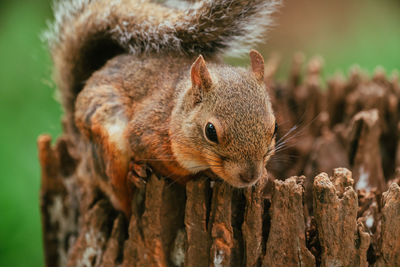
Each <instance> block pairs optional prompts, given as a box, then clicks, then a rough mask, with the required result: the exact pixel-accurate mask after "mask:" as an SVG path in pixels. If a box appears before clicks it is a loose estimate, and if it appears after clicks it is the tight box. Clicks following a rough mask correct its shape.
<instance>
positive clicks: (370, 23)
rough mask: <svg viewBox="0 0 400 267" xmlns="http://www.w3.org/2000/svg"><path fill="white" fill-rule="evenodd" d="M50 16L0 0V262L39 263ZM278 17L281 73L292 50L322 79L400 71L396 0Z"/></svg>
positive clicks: (312, 2)
mask: <svg viewBox="0 0 400 267" xmlns="http://www.w3.org/2000/svg"><path fill="white" fill-rule="evenodd" d="M50 19H51V8H50V1H48V0H35V1H34V0H25V1H10V0H9V1H0V82H1V83H0V86H1V87H0V122H1V131H0V266H42V265H43V252H42V240H41V227H40V216H39V203H38V199H39V193H38V192H39V185H40V169H39V164H38V160H37V149H36V139H37V137H38V136H39V134H41V133H49V134H51V135H52V136H53V138H54V139H55V138H56V137H57V136H59V135H60V133H61V127H60V118H61V114H62V111H61V108H60V105H59V104H58V103H57V101H56V100H55V97H54V95H55V88H54V85H53V83H52V81H51V61H50V59H49V55H48V53H47V51H46V48H45V45H44V44H43V43H42V42H41V41H40V38H39V36H40V33H41V32H42V31H43V29H45V27H46V21H47V20H50ZM276 21H277V26H276V27H275V28H274V29H273V30H272V31H271V32H270V34H269V38H268V42H267V43H266V45H264V46H263V47H260V50H261V51H263V54H264V55H266V56H267V55H268V54H269V53H271V52H274V51H277V52H279V53H280V54H281V56H282V59H283V63H282V65H283V68H282V69H283V73H284V70H285V69H287V67H288V66H289V63H288V62H289V61H290V58H291V56H292V55H293V53H294V52H296V51H303V52H305V55H306V56H307V57H309V56H312V55H315V54H317V55H321V56H322V57H324V59H325V69H324V77H329V76H330V75H332V74H333V73H334V72H336V71H337V70H342V71H343V72H347V70H348V69H349V67H350V66H351V65H353V64H355V63H356V64H358V65H360V66H361V67H362V68H364V69H366V70H368V71H370V72H371V71H372V70H373V69H374V68H375V66H377V65H381V66H383V67H384V68H385V69H386V70H388V71H392V70H394V69H396V68H397V69H399V68H400V1H398V0H380V1H377V0H329V1H328V0H325V1H320V0H286V2H285V6H284V7H283V8H282V9H281V11H280V13H279V14H278V15H277V20H276ZM228 61H229V62H231V63H234V64H243V63H246V62H247V61H246V60H244V61H241V60H232V59H229V60H228ZM281 73H282V72H281ZM281 75H282V74H281ZM283 76H284V74H283Z"/></svg>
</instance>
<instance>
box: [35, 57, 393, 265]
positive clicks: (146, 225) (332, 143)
mask: <svg viewBox="0 0 400 267" xmlns="http://www.w3.org/2000/svg"><path fill="white" fill-rule="evenodd" d="M277 61H278V60H277V58H273V59H271V60H270V61H267V68H266V70H267V73H266V83H267V85H268V86H270V88H269V89H270V92H271V98H272V100H273V105H274V109H275V113H276V115H277V120H278V125H279V131H278V147H280V148H279V149H278V151H276V153H275V154H276V155H275V156H274V157H273V158H272V159H271V161H270V162H269V164H268V168H267V169H268V171H269V180H268V181H267V180H266V179H264V180H262V181H260V182H259V183H258V184H257V185H256V186H254V187H252V188H247V189H236V188H232V187H231V186H229V185H227V184H225V183H223V182H221V181H219V180H213V179H212V178H209V177H207V176H205V175H204V174H199V175H198V177H196V178H194V179H193V180H191V181H189V182H188V183H187V184H186V186H182V185H179V184H177V183H174V182H172V181H170V180H168V179H165V178H162V177H159V176H158V175H157V174H156V173H150V174H149V176H148V177H147V179H145V181H141V180H138V179H133V178H134V177H132V179H131V180H132V185H131V186H132V189H133V201H132V216H131V217H130V218H126V217H125V216H124V215H123V214H121V213H120V212H118V211H117V210H115V209H114V207H113V206H112V205H111V202H110V201H109V199H107V197H106V196H105V194H104V193H102V191H101V190H100V188H99V186H98V184H96V183H93V181H96V179H99V178H98V174H97V173H96V171H95V166H94V165H93V162H94V161H95V160H93V159H94V157H98V155H97V154H96V152H95V151H94V152H93V151H92V150H91V149H88V147H90V146H88V145H87V143H86V142H87V141H85V140H79V138H77V136H73V133H69V132H64V134H63V135H62V136H61V137H60V138H59V139H58V140H57V142H56V144H55V145H54V146H51V139H50V137H48V136H41V137H40V138H39V140H38V147H39V159H40V164H41V167H42V187H41V213H42V225H43V240H44V250H45V262H46V266H366V265H371V266H375V265H376V266H400V256H399V255H400V241H399V240H400V187H399V185H398V182H399V181H400V178H399V177H400V165H399V164H400V154H399V153H400V143H399V142H398V139H399V129H400V128H399V125H400V117H399V104H398V102H399V97H400V86H399V84H398V79H397V78H396V77H394V78H392V79H388V78H386V77H385V75H384V74H383V73H382V72H380V71H378V72H377V73H376V74H375V75H374V77H373V78H372V79H368V78H366V77H365V76H364V75H363V74H361V72H360V71H359V70H356V69H355V70H353V71H352V73H351V75H350V78H349V79H348V80H345V79H343V78H338V77H336V78H335V79H333V80H331V81H329V82H328V85H327V87H328V88H327V90H325V91H324V90H322V87H321V84H322V82H321V79H320V75H319V73H320V70H321V65H322V64H321V60H319V59H313V60H312V61H311V62H310V63H309V65H308V68H307V73H306V75H305V77H304V78H302V74H301V72H300V70H301V65H302V63H303V61H304V57H303V56H301V55H296V57H295V59H294V65H293V68H292V73H291V75H290V77H289V79H288V82H287V83H285V84H279V83H277V82H275V81H274V79H273V75H274V73H275V72H276V70H277V68H278V65H277ZM294 126H296V127H295V128H293V127H294ZM291 129H292V130H291ZM285 135H286V136H285ZM281 137H283V138H282V139H280V138H281ZM282 145H283V147H282ZM337 167H346V168H349V169H351V170H352V171H353V174H352V173H351V172H350V171H349V170H347V169H344V168H339V169H337ZM396 169H397V171H396ZM321 172H326V173H328V174H330V175H328V174H326V173H321ZM303 174H304V175H305V176H301V177H300V175H303ZM129 175H131V174H129ZM274 177H275V179H274ZM286 177H291V178H289V179H286V180H284V179H283V178H286ZM278 178H279V179H278ZM388 185H390V186H388ZM387 189H389V190H388V191H386V192H385V190H387Z"/></svg>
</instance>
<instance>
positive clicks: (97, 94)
mask: <svg viewBox="0 0 400 267" xmlns="http://www.w3.org/2000/svg"><path fill="white" fill-rule="evenodd" d="M117 93H118V92H117V91H116V89H115V88H113V87H112V86H99V87H88V88H84V89H83V90H82V91H81V93H80V94H79V96H78V99H77V102H76V110H75V121H76V124H77V126H78V128H79V129H80V131H81V132H82V133H83V134H84V135H85V136H86V137H88V139H89V141H90V142H92V145H94V146H95V147H97V148H98V149H97V150H96V152H95V153H98V155H96V156H97V157H100V158H101V161H102V162H103V164H102V165H103V166H104V170H98V171H100V172H102V173H103V174H105V176H106V178H107V177H108V179H109V182H108V183H105V184H107V185H108V186H107V188H102V189H103V191H105V193H106V194H108V196H109V198H110V200H111V202H112V203H113V205H114V207H115V208H117V209H119V210H122V211H123V212H124V213H125V214H126V215H127V216H128V218H129V216H130V214H131V199H132V191H133V188H132V184H131V182H130V181H129V179H128V171H129V163H130V157H131V153H130V148H129V144H128V140H127V137H126V131H127V125H128V121H129V120H128V116H127V110H126V105H124V102H123V101H121V100H122V99H123V97H122V96H121V97H118V94H117ZM103 184H104V183H103Z"/></svg>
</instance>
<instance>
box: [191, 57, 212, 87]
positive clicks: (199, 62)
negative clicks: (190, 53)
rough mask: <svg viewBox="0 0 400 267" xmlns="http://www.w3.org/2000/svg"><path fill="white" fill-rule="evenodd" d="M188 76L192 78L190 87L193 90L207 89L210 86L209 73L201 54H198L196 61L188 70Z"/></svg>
mask: <svg viewBox="0 0 400 267" xmlns="http://www.w3.org/2000/svg"><path fill="white" fill-rule="evenodd" d="M190 76H191V79H192V87H193V89H194V90H199V93H200V92H201V90H205V91H207V90H208V89H210V88H211V85H212V80H211V76H210V73H209V72H208V69H207V67H206V62H205V61H204V58H203V56H202V55H200V56H199V57H198V58H197V59H196V61H195V62H194V63H193V65H192V68H191V70H190Z"/></svg>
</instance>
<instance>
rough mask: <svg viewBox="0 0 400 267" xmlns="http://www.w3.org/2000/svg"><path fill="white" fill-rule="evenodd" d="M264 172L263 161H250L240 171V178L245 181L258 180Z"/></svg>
mask: <svg viewBox="0 0 400 267" xmlns="http://www.w3.org/2000/svg"><path fill="white" fill-rule="evenodd" d="M261 174H262V162H249V163H248V164H247V166H246V167H245V168H244V169H242V171H240V172H239V175H238V176H239V179H240V180H242V181H243V182H245V183H251V182H254V181H256V180H258V179H259V178H260V177H261Z"/></svg>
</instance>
